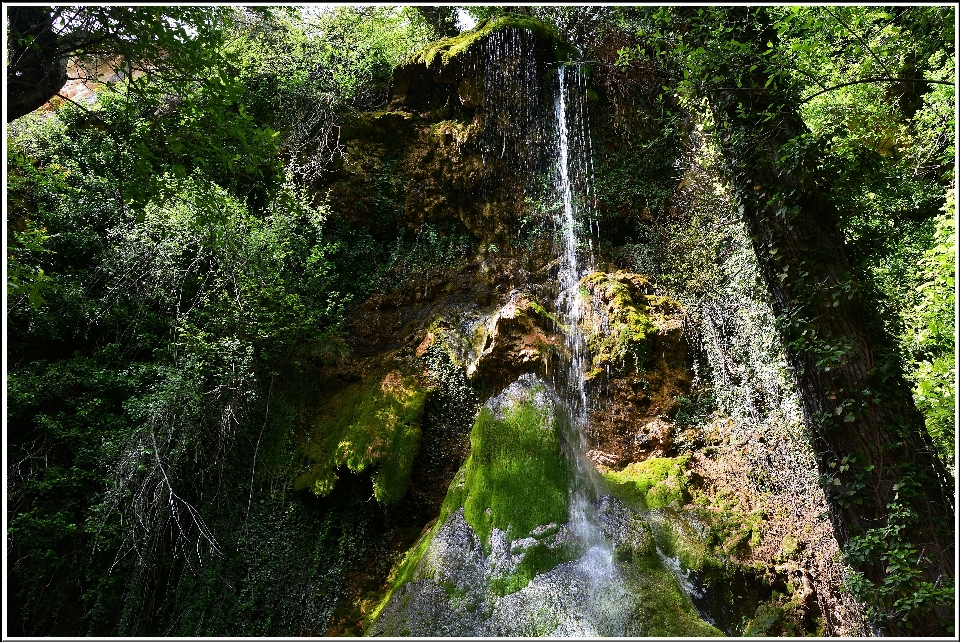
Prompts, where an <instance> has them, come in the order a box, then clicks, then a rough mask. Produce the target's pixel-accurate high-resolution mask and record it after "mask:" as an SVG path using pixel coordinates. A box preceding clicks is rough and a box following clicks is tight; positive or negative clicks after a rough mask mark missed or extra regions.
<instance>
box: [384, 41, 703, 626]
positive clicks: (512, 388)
mask: <svg viewBox="0 0 960 642" xmlns="http://www.w3.org/2000/svg"><path fill="white" fill-rule="evenodd" d="M536 46H537V39H536V37H535V36H534V35H533V34H532V33H531V32H530V31H528V30H524V29H503V30H501V31H498V32H496V33H494V34H491V35H490V36H489V37H487V38H486V39H484V40H483V41H482V42H481V43H480V46H478V47H477V49H476V50H475V53H474V55H473V56H472V59H471V64H473V65H475V66H474V67H472V72H471V73H472V76H471V77H470V80H469V81H465V82H464V83H463V84H461V85H460V88H459V90H460V91H461V92H465V93H464V94H463V95H466V96H468V97H469V100H470V101H471V104H474V105H476V106H477V110H478V111H477V113H476V115H475V116H471V117H472V118H473V120H472V122H473V123H476V124H479V125H480V126H481V127H482V128H483V129H482V134H481V137H480V139H479V140H478V143H479V148H480V151H481V157H482V158H481V160H482V163H483V165H482V168H483V171H482V172H480V176H482V179H480V181H479V184H478V185H477V186H476V187H475V188H474V189H476V192H474V194H475V195H476V196H478V197H480V206H481V207H482V208H483V210H484V215H485V217H486V218H489V219H490V220H494V219H496V217H497V216H498V215H499V210H500V208H516V207H517V203H523V202H524V199H526V200H527V202H528V203H529V202H530V201H531V200H532V199H533V198H534V197H537V198H540V199H544V201H546V202H548V203H550V204H551V205H552V206H551V207H548V208H544V209H549V210H550V211H552V212H553V221H552V223H553V226H554V228H555V232H556V234H555V237H554V238H555V242H554V244H553V255H552V256H546V257H542V258H544V259H546V260H545V267H546V269H545V270H543V271H542V272H536V271H531V272H526V271H525V270H518V272H520V273H521V274H526V275H529V274H532V273H536V274H538V275H540V274H542V275H547V274H549V275H551V276H552V275H553V274H554V272H553V270H556V272H555V274H556V277H555V280H554V281H552V282H551V280H550V278H549V277H548V278H547V279H545V280H539V281H515V282H513V283H512V285H514V286H516V288H517V289H515V290H513V291H512V292H511V293H510V300H509V301H508V302H507V303H506V304H502V303H501V304H498V306H500V305H502V307H498V308H497V309H496V310H491V311H490V312H489V313H488V312H484V313H483V314H482V315H481V316H480V318H479V319H477V321H476V322H475V323H471V324H467V325H464V326H463V330H464V335H465V336H466V337H468V339H467V340H466V341H464V342H463V343H464V344H465V345H468V346H469V348H467V349H465V351H464V354H465V355H467V357H466V359H465V360H466V361H468V364H467V372H468V373H470V372H474V370H471V369H472V368H475V367H477V364H481V363H483V357H484V355H486V354H487V351H488V350H491V351H492V350H495V349H497V341H499V340H501V339H504V340H509V339H507V338H506V337H505V335H507V334H508V333H509V332H510V330H509V329H506V330H504V332H503V333H502V335H499V334H498V332H499V330H498V328H499V326H498V325H497V324H498V322H499V321H500V320H503V319H506V320H509V321H511V322H513V323H517V322H518V319H519V315H518V314H517V313H518V303H517V302H518V301H521V300H523V298H524V297H529V298H531V299H536V297H537V296H540V295H544V296H545V297H546V298H549V297H550V296H552V295H551V294H549V293H550V292H551V291H553V292H555V297H554V302H553V303H554V305H553V307H554V312H555V315H550V314H546V315H543V314H541V315H540V318H541V319H542V318H543V317H544V316H549V317H552V318H553V319H554V321H555V328H554V330H555V331H556V332H557V334H559V335H562V342H563V343H564V346H563V348H564V349H563V350H561V352H562V354H563V355H564V356H563V357H562V358H561V359H560V361H559V362H558V361H554V362H553V365H552V367H551V369H550V370H549V371H548V372H547V373H546V376H545V377H543V378H541V377H540V376H537V375H535V374H533V373H531V372H530V371H529V370H526V371H525V372H524V371H523V370H520V371H519V372H518V375H517V378H516V379H515V380H514V381H513V382H512V383H510V384H509V385H508V386H507V387H506V388H504V389H503V390H501V391H500V392H499V394H497V395H494V396H493V397H491V398H489V399H488V400H487V401H486V402H485V404H484V406H483V411H482V415H481V416H485V417H486V419H484V421H485V422H491V421H495V422H498V423H497V424H496V425H497V428H496V431H497V434H498V435H501V437H500V439H503V440H504V441H503V442H498V443H499V446H498V447H499V448H500V449H501V450H498V451H496V452H504V451H506V452H512V451H510V449H511V448H513V447H514V444H513V443H512V442H510V439H514V440H517V442H518V444H519V443H521V442H520V440H519V438H518V437H517V435H518V434H519V433H515V432H511V431H515V430H519V429H518V428H517V427H516V426H514V425H513V424H510V422H511V421H520V419H518V417H525V418H526V419H524V420H523V421H525V422H530V421H532V418H533V417H534V416H538V417H540V418H541V419H540V420H539V421H540V423H538V424H537V427H532V425H528V424H524V425H526V426H527V427H526V428H524V429H523V430H540V431H543V432H542V433H540V434H541V435H542V438H543V440H544V441H545V442H549V443H557V449H558V450H551V451H550V452H551V453H553V454H552V455H543V456H541V455H537V456H536V457H540V458H535V459H531V456H532V455H531V454H530V453H528V452H521V451H519V450H518V451H517V452H516V453H515V456H516V462H513V461H511V462H509V463H508V464H503V462H500V463H498V466H500V467H499V468H496V469H492V468H490V466H491V464H490V463H489V462H487V461H486V459H485V455H483V454H482V453H483V452H485V451H483V449H482V448H481V447H480V444H481V437H480V434H481V433H480V432H479V430H478V426H480V425H481V424H480V420H478V421H477V423H476V424H475V425H474V433H472V435H471V443H472V444H473V438H474V436H477V442H476V444H474V445H473V446H472V448H473V447H474V446H476V450H475V451H474V450H472V451H471V456H470V458H469V459H468V460H467V462H465V463H464V466H463V468H461V470H460V472H459V473H458V475H457V478H456V479H455V480H454V482H453V483H452V484H451V486H450V490H449V494H448V500H449V501H446V502H445V506H448V511H449V512H447V513H444V514H443V516H442V517H441V519H439V520H438V521H437V523H436V524H435V526H434V527H432V529H431V531H430V532H429V534H428V538H429V539H428V540H426V541H425V543H423V544H420V545H417V546H416V547H415V548H414V549H411V553H410V556H409V557H408V560H407V561H405V562H404V565H405V566H404V570H403V573H402V575H403V576H405V577H406V578H407V579H406V580H404V582H405V583H403V584H401V585H400V587H399V588H398V590H397V592H396V593H395V594H394V595H393V596H392V597H391V598H389V600H388V601H387V602H386V603H385V606H384V608H383V611H382V612H381V614H380V615H379V616H378V618H377V620H376V623H375V625H374V626H373V627H372V628H371V630H370V631H369V632H370V633H371V634H373V635H396V634H401V635H419V636H436V635H453V636H473V635H492V636H518V635H523V636H542V635H549V636H574V637H586V636H597V635H601V636H636V635H641V634H644V633H646V634H648V635H650V634H652V635H656V634H657V633H656V632H657V631H662V630H664V629H663V628H662V627H661V628H658V626H660V625H658V624H657V623H656V622H654V621H653V620H654V619H658V618H659V615H658V613H659V612H660V611H663V610H664V609H666V608H669V617H670V618H674V617H675V616H676V617H679V618H680V620H682V622H683V624H682V626H680V627H679V628H677V629H669V630H678V631H700V630H702V629H701V628H699V627H700V625H701V624H703V622H702V620H699V618H697V617H696V615H695V614H693V613H691V611H692V609H690V608H689V607H683V608H684V612H683V613H680V611H679V607H678V602H677V597H676V596H678V595H682V593H681V591H682V590H685V589H686V588H687V587H686V586H679V587H674V586H673V584H674V583H673V582H671V581H670V573H671V571H672V570H673V569H671V568H666V567H664V568H659V567H656V566H655V567H654V568H649V567H646V568H644V569H643V570H641V569H640V568H639V567H638V566H636V565H631V564H630V562H629V560H630V559H632V557H630V556H632V555H633V554H634V553H633V551H637V553H636V554H637V555H639V556H643V555H648V556H649V553H650V549H649V545H650V541H651V537H652V536H651V535H650V533H651V530H650V528H649V525H647V523H646V520H647V517H646V516H645V515H641V514H640V513H637V512H632V510H631V509H630V508H629V507H627V506H626V505H625V504H624V503H623V502H620V501H619V500H617V499H614V498H612V497H610V496H608V495H606V494H605V492H606V490H607V487H606V484H605V482H604V480H603V479H602V478H601V476H600V474H599V472H598V471H597V469H596V467H595V465H594V463H593V462H592V461H590V459H588V457H587V451H588V448H587V427H588V418H589V416H590V411H591V408H590V396H589V394H588V390H587V386H586V380H585V375H586V373H587V371H588V370H589V369H590V368H589V366H590V365H591V363H590V354H589V350H588V346H587V340H586V338H585V336H584V333H583V332H584V331H583V330H582V323H583V321H584V317H585V312H586V310H585V307H584V303H585V302H584V300H583V299H582V295H581V280H582V279H583V277H584V276H586V275H587V274H588V273H589V272H591V271H592V270H593V269H594V267H593V266H594V256H593V249H594V247H593V243H594V240H595V238H596V236H595V233H596V232H595V230H596V221H595V220H594V219H595V217H594V216H593V212H594V211H595V207H593V206H592V205H593V204H592V199H593V198H594V194H593V190H592V187H591V183H592V173H593V169H592V162H591V157H592V143H591V137H590V130H589V124H588V122H589V121H588V114H587V96H588V92H587V76H586V74H585V73H584V71H583V69H584V65H582V64H577V63H561V64H560V65H559V66H558V67H556V73H555V74H546V75H545V74H544V73H543V72H544V70H545V68H546V67H549V66H550V64H551V63H550V62H549V59H548V58H546V57H545V56H544V57H542V58H540V59H538V58H537V56H538V53H537V49H536ZM545 81H547V82H545ZM476 86H480V87H482V89H483V92H482V97H481V98H474V97H473V94H471V93H470V92H471V91H473V89H472V88H473V87H476ZM551 104H552V107H553V108H552V113H551V109H550V106H551ZM537 211H543V210H537ZM544 222H545V223H547V225H546V226H545V227H547V226H549V222H548V221H544ZM544 231H545V230H544ZM540 238H542V237H540ZM539 248H540V249H538V251H541V250H542V249H543V248H542V246H539ZM494 252H496V250H494ZM524 278H526V277H524ZM539 278H543V277H539ZM554 288H555V289H554ZM523 292H526V293H525V294H524V293H523ZM531 293H532V294H531ZM505 294H506V293H505ZM541 300H543V299H541ZM501 314H502V315H504V316H503V317H501ZM538 314H540V313H538ZM504 327H505V328H506V327H509V324H505V326H504ZM514 327H515V326H514ZM548 332H549V331H548ZM478 337H479V339H481V340H479V341H478ZM524 340H526V339H524ZM550 340H551V341H553V338H551V339H550ZM457 341H462V339H459V338H458V339H457ZM551 345H555V344H553V343H551ZM479 346H483V347H479ZM501 349H503V348H501ZM491 354H492V353H491ZM471 364H472V365H471ZM545 379H546V380H545ZM551 384H552V385H551ZM551 389H552V390H551ZM484 413H486V414H484ZM511 417H513V418H512V419H511ZM511 426H513V427H511ZM558 432H559V433H561V434H562V439H558V438H557V434H558ZM484 435H485V433H484ZM503 435H506V437H504V436H503ZM488 438H489V437H487V436H483V439H488ZM550 440H554V441H552V442H551V441H550ZM522 443H526V442H522ZM561 443H562V448H563V449H564V450H565V455H566V457H562V456H558V455H560V453H559V448H560V447H561V446H560V444H561ZM524 448H525V446H524ZM487 452H492V451H487ZM474 455H476V458H474ZM511 456H513V455H511ZM525 458H526V459H525ZM558 461H559V463H555V462H558ZM513 463H516V464H517V465H516V466H513V465H512V464H513ZM530 467H542V468H543V469H544V470H550V471H559V476H558V477H559V479H558V478H557V477H550V478H549V480H547V479H546V478H538V479H540V481H539V482H538V483H540V484H541V485H542V487H537V486H536V485H530V486H528V487H527V491H528V492H530V493H538V492H542V493H543V496H544V497H545V498H549V502H551V503H550V504H549V505H550V506H551V507H554V506H555V507H557V510H556V512H551V513H550V514H549V516H548V515H546V514H544V513H543V512H540V513H534V508H535V507H534V506H531V507H530V512H531V514H537V515H538V516H539V518H540V519H542V521H539V522H536V523H534V524H533V525H532V527H531V528H529V529H527V528H525V529H523V530H522V531H520V530H517V527H516V523H519V522H523V521H524V520H523V518H520V517H516V516H515V517H512V518H511V519H512V520H514V521H510V520H507V519H502V518H501V519H499V520H498V519H496V518H497V516H498V515H500V516H502V515H504V514H505V513H506V512H507V511H506V510H505V509H504V504H506V503H510V505H511V506H513V507H515V506H516V504H515V502H516V501H517V497H516V496H515V495H513V494H511V495H509V496H507V495H506V491H503V492H504V493H505V494H504V495H501V496H499V497H500V499H499V500H498V502H494V501H492V500H490V503H489V504H483V503H481V501H486V499H484V498H485V497H487V496H488V495H490V496H492V493H494V492H500V491H499V490H496V489H493V486H494V484H495V481H496V480H501V479H507V478H509V479H510V483H511V484H512V486H511V490H510V492H511V493H513V492H514V491H513V490H512V489H513V488H522V487H524V485H525V484H528V483H530V481H529V480H530V478H531V475H530V473H529V470H528V469H529V468H530ZM564 469H565V470H566V471H567V472H566V473H564ZM488 473H489V474H488ZM484 475H486V476H484ZM488 479H489V480H491V481H490V482H489V483H488V484H487V485H486V486H483V485H482V484H483V483H487V482H486V481H483V480H488ZM485 493H486V495H485ZM539 499H540V498H531V502H530V503H531V504H536V505H537V506H540V505H542V503H541V504H538V503H537V502H538V500H539ZM564 499H565V500H566V501H564ZM545 501H546V500H545ZM565 509H566V510H565ZM521 510H523V509H521ZM537 510H539V509H537ZM551 510H553V509H551ZM498 511H502V512H499V513H498ZM515 512H516V511H511V514H512V515H513V514H514V513H515ZM564 513H565V514H564ZM488 518H489V520H490V521H489V522H488V521H486V520H487V519H488ZM484 524H488V525H487V526H486V527H485V528H484ZM615 550H616V551H617V552H618V555H616V556H615V555H614V552H615ZM644 551H646V552H644ZM623 554H625V555H626V556H627V561H626V562H625V561H624V559H622V558H621V556H620V555H623ZM654 564H655V565H656V563H654ZM506 587H509V588H506ZM665 596H667V597H665ZM666 600H669V602H667V601H666ZM672 621H677V620H672Z"/></svg>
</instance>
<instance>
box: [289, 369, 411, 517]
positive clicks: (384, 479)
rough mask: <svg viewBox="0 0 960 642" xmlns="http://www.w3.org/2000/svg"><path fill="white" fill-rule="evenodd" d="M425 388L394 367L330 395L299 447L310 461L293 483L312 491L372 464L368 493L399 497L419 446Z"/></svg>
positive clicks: (381, 498) (382, 498)
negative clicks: (343, 472) (344, 472)
mask: <svg viewBox="0 0 960 642" xmlns="http://www.w3.org/2000/svg"><path fill="white" fill-rule="evenodd" d="M426 394H427V391H426V389H425V388H424V387H422V386H421V385H420V384H419V382H418V381H417V379H416V378H414V377H410V376H404V375H402V374H401V373H400V372H399V371H397V370H394V371H391V372H388V373H387V374H385V375H383V374H375V375H370V376H368V377H367V378H365V379H364V380H363V381H361V382H359V383H356V384H353V385H350V386H348V387H347V388H346V389H344V390H342V391H340V392H339V393H338V394H337V395H335V396H334V397H333V398H332V399H331V400H329V401H328V402H327V403H326V404H325V405H324V406H323V407H322V408H321V409H320V412H319V418H318V419H317V421H316V423H315V424H314V426H313V427H312V429H311V430H310V431H309V433H308V434H307V436H306V438H305V440H304V443H303V444H302V446H301V448H302V451H303V453H304V454H305V455H306V456H307V457H308V458H309V459H311V460H313V461H314V462H315V463H314V465H313V466H312V468H311V469H310V471H309V472H306V473H304V474H302V475H300V476H299V477H297V479H296V480H295V482H294V488H295V489H296V490H304V489H309V490H310V491H311V492H313V493H314V494H315V495H317V496H323V495H326V494H328V493H329V492H330V491H331V490H333V486H334V484H335V483H336V481H337V474H336V471H337V469H338V468H339V467H341V466H346V467H347V468H348V469H349V470H350V471H352V472H355V473H359V472H362V471H364V470H366V469H367V468H368V467H372V466H376V467H377V472H376V473H375V474H374V476H373V493H374V496H375V497H376V498H377V501H378V502H380V503H381V504H390V503H395V502H397V501H399V500H400V499H401V498H402V497H403V496H404V495H405V494H406V492H407V487H408V486H409V485H410V471H411V468H412V466H413V461H414V458H415V457H416V455H417V451H418V449H419V446H420V417H421V416H422V414H423V407H424V401H425V400H426Z"/></svg>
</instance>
